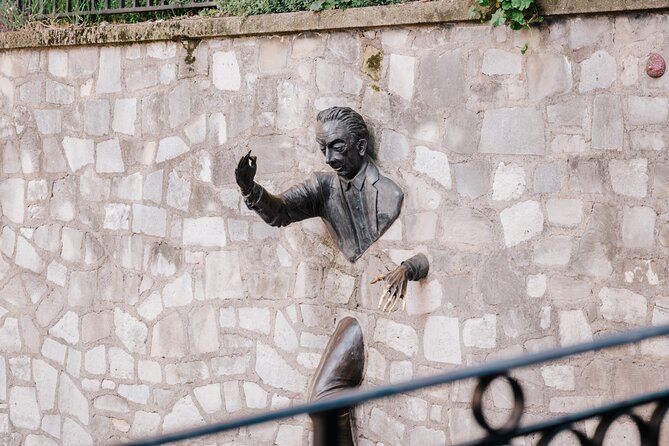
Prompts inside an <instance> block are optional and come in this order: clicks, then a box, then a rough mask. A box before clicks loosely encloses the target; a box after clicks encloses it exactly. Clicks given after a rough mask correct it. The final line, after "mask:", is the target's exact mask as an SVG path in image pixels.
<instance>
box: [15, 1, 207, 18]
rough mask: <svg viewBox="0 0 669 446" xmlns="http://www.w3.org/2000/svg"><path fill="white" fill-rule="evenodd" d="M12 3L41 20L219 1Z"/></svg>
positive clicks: (189, 7)
mask: <svg viewBox="0 0 669 446" xmlns="http://www.w3.org/2000/svg"><path fill="white" fill-rule="evenodd" d="M9 3H11V2H9ZM13 3H14V4H15V5H16V8H17V10H18V11H20V12H21V13H23V14H25V15H26V16H30V17H32V18H36V19H43V18H47V17H52V18H61V17H78V16H81V17H85V16H92V15H94V16H99V15H109V14H129V13H143V12H159V11H170V10H196V9H203V8H215V7H216V6H217V5H218V3H219V2H218V1H212V0H14V2H13Z"/></svg>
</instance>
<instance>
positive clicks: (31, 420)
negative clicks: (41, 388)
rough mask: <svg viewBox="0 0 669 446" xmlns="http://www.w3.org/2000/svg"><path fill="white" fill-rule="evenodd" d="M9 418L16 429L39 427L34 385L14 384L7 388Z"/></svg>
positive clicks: (38, 412)
mask: <svg viewBox="0 0 669 446" xmlns="http://www.w3.org/2000/svg"><path fill="white" fill-rule="evenodd" d="M9 419H10V421H11V422H12V424H13V425H14V427H15V428H18V429H30V430H37V429H38V428H39V426H40V411H39V406H38V405H37V395H36V392H35V388H34V387H19V386H16V387H11V388H10V389H9Z"/></svg>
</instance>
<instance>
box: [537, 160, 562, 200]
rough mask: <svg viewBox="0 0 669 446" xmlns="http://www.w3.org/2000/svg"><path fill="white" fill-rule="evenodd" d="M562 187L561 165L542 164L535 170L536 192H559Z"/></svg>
mask: <svg viewBox="0 0 669 446" xmlns="http://www.w3.org/2000/svg"><path fill="white" fill-rule="evenodd" d="M561 185H562V175H561V173H560V165H559V164H557V163H542V164H539V165H538V166H537V167H536V169H535V170H534V192H535V193H550V192H559V191H560V188H561Z"/></svg>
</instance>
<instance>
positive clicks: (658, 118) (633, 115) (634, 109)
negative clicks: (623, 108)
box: [627, 96, 669, 125]
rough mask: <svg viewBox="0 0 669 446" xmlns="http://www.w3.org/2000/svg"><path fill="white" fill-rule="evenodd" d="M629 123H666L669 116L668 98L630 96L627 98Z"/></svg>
mask: <svg viewBox="0 0 669 446" xmlns="http://www.w3.org/2000/svg"><path fill="white" fill-rule="evenodd" d="M627 108H628V112H629V123H630V124H632V125H652V124H664V123H666V122H667V117H668V116H669V100H667V98H651V97H641V96H630V97H629V98H628V99H627Z"/></svg>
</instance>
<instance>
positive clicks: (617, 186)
mask: <svg viewBox="0 0 669 446" xmlns="http://www.w3.org/2000/svg"><path fill="white" fill-rule="evenodd" d="M647 170H648V161H647V160H646V159H645V158H638V159H631V160H626V161H623V160H611V161H609V176H610V177H611V186H612V187H613V191H614V192H615V193H617V194H621V195H626V196H628V197H638V198H643V197H645V196H646V193H647V190H648V173H647Z"/></svg>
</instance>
